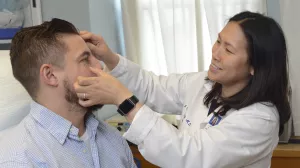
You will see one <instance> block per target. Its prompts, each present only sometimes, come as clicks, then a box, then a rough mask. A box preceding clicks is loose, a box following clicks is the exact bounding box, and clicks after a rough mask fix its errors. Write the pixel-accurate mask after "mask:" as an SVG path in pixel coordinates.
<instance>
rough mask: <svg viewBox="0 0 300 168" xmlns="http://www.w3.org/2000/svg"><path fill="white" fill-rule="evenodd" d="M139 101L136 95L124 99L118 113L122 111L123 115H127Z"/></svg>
mask: <svg viewBox="0 0 300 168" xmlns="http://www.w3.org/2000/svg"><path fill="white" fill-rule="evenodd" d="M138 102H139V99H138V98H137V97H135V96H134V95H133V96H131V97H130V98H128V99H126V100H124V101H123V102H122V103H121V104H120V105H119V108H118V113H120V114H121V115H122V116H124V115H127V114H128V113H129V112H130V111H131V110H132V109H133V108H134V107H135V105H136V104H137V103H138Z"/></svg>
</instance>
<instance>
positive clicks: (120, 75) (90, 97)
mask: <svg viewBox="0 0 300 168" xmlns="http://www.w3.org/2000/svg"><path fill="white" fill-rule="evenodd" d="M81 36H82V38H83V39H85V40H86V42H87V43H88V45H89V47H90V49H91V51H92V53H93V54H94V55H95V56H96V57H97V58H98V59H99V60H101V61H103V62H104V63H105V64H106V71H107V72H109V73H107V72H105V71H102V70H99V69H92V68H91V71H93V72H94V73H96V74H97V76H98V77H93V78H85V77H79V78H78V81H77V82H76V83H75V84H74V88H75V90H76V92H77V95H78V97H79V103H80V104H81V105H82V106H91V105H94V104H115V105H116V106H118V111H119V112H120V114H122V115H124V116H125V117H126V118H127V119H128V120H129V121H130V122H131V126H130V128H129V130H128V131H127V132H126V133H125V134H124V137H125V138H126V139H128V140H129V141H131V142H133V143H135V144H137V145H138V147H139V151H140V152H141V154H142V155H143V156H144V157H145V159H147V160H148V161H150V162H152V163H153V164H155V165H157V166H160V167H170V168H240V167H247V168H266V167H269V166H270V163H271V157H272V152H273V150H274V148H275V147H276V146H277V143H278V140H279V135H280V133H281V132H282V129H283V125H284V123H285V122H286V121H287V120H288V119H289V117H290V106H289V102H288V66H287V50H286V43H285V38H284V34H283V32H282V30H281V28H280V26H279V25H278V24H277V23H276V22H275V21H274V20H273V19H271V18H268V17H266V16H263V15H261V14H258V13H251V12H242V13H239V14H237V15H235V16H233V17H232V18H231V19H230V20H229V22H228V23H227V25H226V26H225V27H224V29H223V30H222V31H221V32H220V33H219V36H218V39H217V41H216V43H215V44H214V46H213V48H212V61H211V65H210V68H209V71H208V72H199V73H187V74H171V75H169V76H156V75H155V74H153V73H151V72H148V71H145V70H143V69H141V68H140V66H139V65H136V64H134V63H132V62H131V61H129V60H127V59H126V58H124V57H121V56H119V55H117V54H115V53H113V52H112V51H111V50H110V49H109V48H108V47H107V45H106V44H105V42H104V40H103V39H102V37H100V36H96V35H94V34H92V33H90V32H86V31H83V32H81ZM157 113H167V114H176V115H181V123H180V125H179V128H178V129H177V128H175V127H174V126H173V125H171V124H169V123H168V122H166V121H165V120H163V119H162V118H160V117H159V116H158V115H157Z"/></svg>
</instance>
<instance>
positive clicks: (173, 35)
mask: <svg viewBox="0 0 300 168" xmlns="http://www.w3.org/2000/svg"><path fill="white" fill-rule="evenodd" d="M121 3H122V4H121V6H122V15H123V27H124V36H125V51H126V56H127V57H128V58H129V59H130V60H132V61H134V62H136V63H138V64H140V65H141V66H142V67H143V68H145V69H147V70H151V71H153V72H154V73H156V74H162V75H168V74H170V73H184V72H192V71H202V70H207V69H208V66H209V64H210V59H211V47H212V44H213V43H214V42H215V40H216V37H217V34H218V33H219V32H220V31H221V29H222V28H223V27H224V26H225V24H226V23H227V21H228V19H229V18H230V17H231V16H233V15H234V14H236V13H238V12H241V11H244V10H249V11H253V12H260V13H266V1H265V0H121Z"/></svg>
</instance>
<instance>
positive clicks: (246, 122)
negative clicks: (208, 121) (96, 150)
mask: <svg viewBox="0 0 300 168" xmlns="http://www.w3.org/2000/svg"><path fill="white" fill-rule="evenodd" d="M258 112H259V113H258ZM264 113H265V114H266V113H267V114H266V115H264ZM272 113H276V110H270V107H264V108H260V109H244V110H241V111H238V112H236V113H235V114H231V115H230V116H228V117H226V120H225V119H224V121H223V122H221V123H220V124H219V125H217V126H213V127H210V128H208V129H200V128H199V129H196V130H194V131H191V130H183V131H180V130H178V129H176V128H175V127H173V126H172V125H171V124H169V123H167V122H166V121H165V120H163V119H161V118H160V117H159V116H157V115H156V112H154V111H152V110H151V109H150V108H149V107H147V106H146V105H144V106H143V107H142V108H141V109H140V110H139V112H138V113H137V116H136V117H135V118H134V120H133V122H132V124H131V126H130V128H129V130H128V131H127V132H126V133H125V134H124V137H125V138H126V139H128V140H129V141H131V142H133V143H135V144H137V145H138V147H139V151H140V153H141V154H142V155H143V156H144V158H145V159H147V160H148V161H149V162H151V163H153V164H155V165H157V166H159V167H173V168H182V167H198V168H207V167H226V168H232V167H243V166H245V165H249V164H252V163H254V162H255V161H257V160H260V159H263V158H264V157H267V156H269V155H270V154H272V150H273V149H274V148H275V147H276V145H277V142H278V118H276V117H269V116H272V115H273V116H274V114H272ZM258 114H259V115H258ZM267 164H269V163H267ZM266 167H268V165H266Z"/></svg>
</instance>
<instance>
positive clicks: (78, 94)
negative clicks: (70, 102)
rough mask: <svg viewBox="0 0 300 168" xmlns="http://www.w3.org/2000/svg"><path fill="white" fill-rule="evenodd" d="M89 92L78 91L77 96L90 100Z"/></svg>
mask: <svg viewBox="0 0 300 168" xmlns="http://www.w3.org/2000/svg"><path fill="white" fill-rule="evenodd" d="M88 96H89V94H88V93H77V97H78V98H79V99H81V100H88V99H89V97H88Z"/></svg>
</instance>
